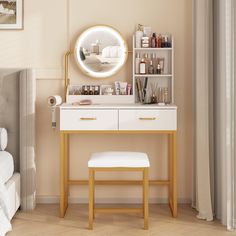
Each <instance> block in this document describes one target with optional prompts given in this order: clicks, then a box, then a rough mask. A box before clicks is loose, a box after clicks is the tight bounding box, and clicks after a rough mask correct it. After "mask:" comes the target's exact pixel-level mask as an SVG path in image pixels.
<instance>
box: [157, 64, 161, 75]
mask: <svg viewBox="0 0 236 236" xmlns="http://www.w3.org/2000/svg"><path fill="white" fill-rule="evenodd" d="M157 74H158V75H160V74H161V65H160V63H158V64H157Z"/></svg>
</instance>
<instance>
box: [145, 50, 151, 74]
mask: <svg viewBox="0 0 236 236" xmlns="http://www.w3.org/2000/svg"><path fill="white" fill-rule="evenodd" d="M150 60H151V59H150V57H149V54H148V53H145V55H144V61H145V63H146V68H145V69H146V74H148V67H149V65H150Z"/></svg>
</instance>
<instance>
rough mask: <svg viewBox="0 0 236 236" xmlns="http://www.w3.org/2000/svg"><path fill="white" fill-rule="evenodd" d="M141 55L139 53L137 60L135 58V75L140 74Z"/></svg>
mask: <svg viewBox="0 0 236 236" xmlns="http://www.w3.org/2000/svg"><path fill="white" fill-rule="evenodd" d="M140 60H141V59H140V54H139V53H137V55H136V58H135V74H137V75H138V74H139V64H140Z"/></svg>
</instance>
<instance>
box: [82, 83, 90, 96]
mask: <svg viewBox="0 0 236 236" xmlns="http://www.w3.org/2000/svg"><path fill="white" fill-rule="evenodd" d="M88 94H89V92H88V88H87V86H86V85H85V86H84V89H83V95H88Z"/></svg>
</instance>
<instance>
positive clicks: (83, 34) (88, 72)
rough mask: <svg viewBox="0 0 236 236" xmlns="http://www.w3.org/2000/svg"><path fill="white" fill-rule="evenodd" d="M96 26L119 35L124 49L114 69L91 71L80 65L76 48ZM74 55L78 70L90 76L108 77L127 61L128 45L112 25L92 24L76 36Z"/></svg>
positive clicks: (77, 48)
mask: <svg viewBox="0 0 236 236" xmlns="http://www.w3.org/2000/svg"><path fill="white" fill-rule="evenodd" d="M96 28H105V29H106V30H108V31H110V32H112V33H113V34H115V35H116V36H118V37H119V39H118V40H119V41H120V45H121V47H122V48H123V50H124V56H123V58H122V61H121V63H119V64H120V65H119V66H116V67H117V69H115V68H116V67H114V69H112V70H111V71H109V72H102V73H101V72H93V71H91V70H88V68H86V67H85V66H83V65H82V60H81V59H80V56H78V55H79V52H78V50H80V46H81V40H82V39H83V38H85V37H86V36H87V35H88V34H89V33H90V32H92V31H93V30H94V29H96ZM74 57H75V61H76V64H77V65H78V67H79V68H80V70H81V71H82V72H83V73H84V74H85V75H87V76H89V77H92V78H108V77H111V76H113V75H115V74H116V73H118V71H120V70H121V69H122V67H123V66H124V65H125V63H126V62H127V58H128V45H127V42H126V41H125V39H124V37H123V36H122V34H121V33H120V32H119V31H118V30H116V29H115V28H113V27H112V26H109V25H94V26H91V27H88V28H87V29H85V30H84V31H83V32H82V33H81V34H80V35H79V37H78V38H77V40H76V43H75V47H74ZM99 74H100V75H99Z"/></svg>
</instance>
